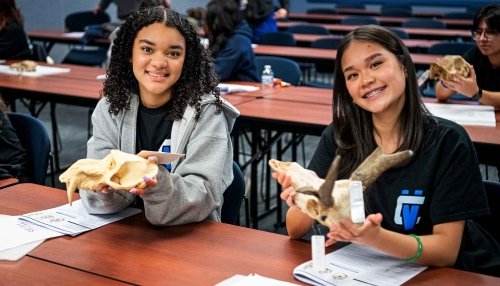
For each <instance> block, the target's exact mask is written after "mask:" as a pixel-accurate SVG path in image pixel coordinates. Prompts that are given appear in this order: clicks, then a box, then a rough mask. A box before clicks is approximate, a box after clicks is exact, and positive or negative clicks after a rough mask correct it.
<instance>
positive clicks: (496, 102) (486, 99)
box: [479, 90, 500, 108]
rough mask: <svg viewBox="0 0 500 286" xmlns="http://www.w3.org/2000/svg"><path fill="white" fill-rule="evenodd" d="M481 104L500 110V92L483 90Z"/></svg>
mask: <svg viewBox="0 0 500 286" xmlns="http://www.w3.org/2000/svg"><path fill="white" fill-rule="evenodd" d="M479 103H481V104H484V105H493V106H495V107H496V108H500V92H499V91H488V90H483V97H482V98H481V99H480V100H479Z"/></svg>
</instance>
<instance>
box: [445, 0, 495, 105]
mask: <svg viewBox="0 0 500 286" xmlns="http://www.w3.org/2000/svg"><path fill="white" fill-rule="evenodd" d="M472 37H473V38H474V40H475V41H476V47H474V48H473V49H471V50H469V51H468V52H467V53H466V54H465V55H464V59H465V60H466V61H467V62H469V63H470V64H471V65H472V70H471V74H470V76H469V77H467V78H466V77H461V76H455V77H454V79H453V80H450V81H445V80H442V81H439V82H438V83H437V84H436V87H435V88H436V97H437V99H438V100H439V101H446V100H448V99H449V98H450V97H452V96H453V95H454V94H455V93H457V92H458V93H461V94H463V95H464V96H467V97H469V98H472V99H474V100H478V101H479V103H481V104H486V105H493V106H495V107H500V4H494V5H489V6H486V7H483V8H481V9H479V10H478V11H477V12H476V15H475V16H474V20H473V22H472Z"/></svg>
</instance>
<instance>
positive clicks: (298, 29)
mask: <svg viewBox="0 0 500 286" xmlns="http://www.w3.org/2000/svg"><path fill="white" fill-rule="evenodd" d="M288 31H289V32H290V33H294V34H311V35H330V31H328V29H327V28H325V27H323V26H321V25H315V24H296V25H292V26H290V27H288Z"/></svg>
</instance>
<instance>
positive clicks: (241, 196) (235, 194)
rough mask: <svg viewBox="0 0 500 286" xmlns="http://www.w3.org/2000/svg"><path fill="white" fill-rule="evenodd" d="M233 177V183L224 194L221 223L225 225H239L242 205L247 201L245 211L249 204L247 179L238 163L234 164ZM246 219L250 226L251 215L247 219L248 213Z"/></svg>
mask: <svg viewBox="0 0 500 286" xmlns="http://www.w3.org/2000/svg"><path fill="white" fill-rule="evenodd" d="M233 175H234V178H233V182H232V183H231V185H229V187H228V188H227V189H226V191H225V192H224V203H223V204H222V211H221V221H222V222H224V223H229V224H234V225H238V221H239V218H240V208H241V203H242V201H243V200H245V210H246V209H247V208H248V203H247V198H246V194H245V191H246V189H245V178H244V176H243V173H242V172H241V169H240V166H238V164H237V163H236V162H233ZM245 217H246V221H247V224H248V221H249V215H248V217H247V212H245Z"/></svg>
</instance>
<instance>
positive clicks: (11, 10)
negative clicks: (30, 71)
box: [0, 0, 33, 60]
mask: <svg viewBox="0 0 500 286" xmlns="http://www.w3.org/2000/svg"><path fill="white" fill-rule="evenodd" d="M32 57H33V56H32V54H31V50H30V46H29V42H28V37H27V35H26V32H25V31H24V24H23V18H22V16H21V11H20V10H19V8H17V6H16V2H15V1H14V0H0V59H23V60H26V59H32Z"/></svg>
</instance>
